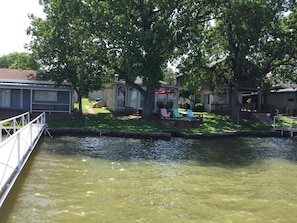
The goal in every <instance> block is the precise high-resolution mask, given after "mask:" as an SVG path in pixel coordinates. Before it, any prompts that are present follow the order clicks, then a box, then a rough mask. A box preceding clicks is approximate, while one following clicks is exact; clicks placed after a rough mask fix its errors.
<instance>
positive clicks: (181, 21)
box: [29, 0, 208, 120]
mask: <svg viewBox="0 0 297 223" xmlns="http://www.w3.org/2000/svg"><path fill="white" fill-rule="evenodd" d="M42 3H43V5H44V8H45V13H46V14H47V18H46V19H45V20H41V19H37V18H34V17H33V16H32V19H33V22H32V26H31V28H30V29H29V34H31V35H32V36H34V37H35V39H34V40H33V41H32V42H31V44H30V48H31V49H32V50H33V52H34V55H36V56H37V58H39V59H40V61H41V62H42V64H43V68H44V69H46V70H47V73H51V77H52V78H53V79H54V80H56V81H59V82H61V81H63V80H64V79H67V80H69V81H70V82H72V83H73V84H74V86H75V87H76V89H77V91H78V92H81V94H82V93H86V92H87V90H90V89H93V88H94V86H95V85H94V86H93V85H90V81H91V82H92V83H93V81H92V80H94V82H95V80H96V79H98V80H97V82H96V83H102V80H104V78H105V77H108V76H109V75H111V74H112V73H117V74H119V76H120V78H122V79H125V81H126V82H127V83H128V84H130V85H131V86H133V87H135V88H137V89H138V90H139V92H140V93H141V94H142V95H143V98H144V105H143V118H144V119H145V120H150V118H151V115H152V110H153V103H152V102H153V100H154V92H155V89H156V88H158V87H159V81H160V80H162V79H163V78H164V73H163V72H162V70H163V67H165V66H167V62H168V61H169V60H171V59H173V58H176V57H178V56H179V55H181V54H183V53H184V51H183V48H184V47H185V46H186V45H187V44H188V42H187V41H188V40H190V39H191V38H192V37H193V36H195V39H196V41H199V35H200V32H198V30H199V29H200V30H202V28H203V25H204V20H205V18H206V17H207V16H208V10H207V9H208V7H207V6H208V1H207V0H205V1H199V3H197V2H196V1H194V0H186V1H183V2H181V1H179V0H165V1H164V0H162V1H161V0H133V1H129V0H118V1H113V0H102V1H93V0H84V1H80V0H73V1H72V0H65V1H63V3H62V1H61V0H44V1H42ZM193 21H196V22H197V23H196V27H195V28H194V29H193V26H191V25H190V24H191V23H192V22H193ZM193 30H194V32H193ZM86 65H87V66H86ZM94 67H96V69H94ZM89 69H91V70H92V71H93V72H88V71H89ZM95 70H97V71H100V72H97V73H96V72H95ZM89 73H92V74H94V75H93V76H89ZM99 73H100V75H99ZM97 74H98V75H97ZM136 77H141V78H142V80H143V86H144V88H142V87H140V86H138V85H135V84H134V81H135V79H136ZM106 79H108V78H106Z"/></svg>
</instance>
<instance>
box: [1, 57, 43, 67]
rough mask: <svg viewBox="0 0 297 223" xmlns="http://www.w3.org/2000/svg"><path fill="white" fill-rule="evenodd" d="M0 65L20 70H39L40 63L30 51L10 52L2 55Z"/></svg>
mask: <svg viewBox="0 0 297 223" xmlns="http://www.w3.org/2000/svg"><path fill="white" fill-rule="evenodd" d="M0 67H1V68H10V69H20V70H38V69H39V64H38V63H37V62H36V61H35V60H34V59H33V58H32V56H31V55H30V54H28V53H10V54H7V55H4V56H2V57H0Z"/></svg>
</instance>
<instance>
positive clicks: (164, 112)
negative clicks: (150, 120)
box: [161, 108, 170, 118]
mask: <svg viewBox="0 0 297 223" xmlns="http://www.w3.org/2000/svg"><path fill="white" fill-rule="evenodd" d="M161 118H170V112H168V111H167V109H166V108H161Z"/></svg>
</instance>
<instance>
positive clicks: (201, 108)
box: [194, 103, 204, 111]
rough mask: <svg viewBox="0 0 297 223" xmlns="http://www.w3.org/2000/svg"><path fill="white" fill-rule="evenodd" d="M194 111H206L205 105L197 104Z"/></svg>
mask: <svg viewBox="0 0 297 223" xmlns="http://www.w3.org/2000/svg"><path fill="white" fill-rule="evenodd" d="M194 111H204V105H203V104H202V103H196V104H195V106H194Z"/></svg>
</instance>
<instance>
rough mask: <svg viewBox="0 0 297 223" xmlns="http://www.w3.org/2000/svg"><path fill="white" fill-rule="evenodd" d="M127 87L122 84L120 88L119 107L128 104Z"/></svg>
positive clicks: (118, 94) (118, 95)
mask: <svg viewBox="0 0 297 223" xmlns="http://www.w3.org/2000/svg"><path fill="white" fill-rule="evenodd" d="M125 100H126V88H125V87H124V86H120V87H119V88H118V93H117V102H118V103H117V106H118V107H119V108H124V107H125V106H126V101H125Z"/></svg>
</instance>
